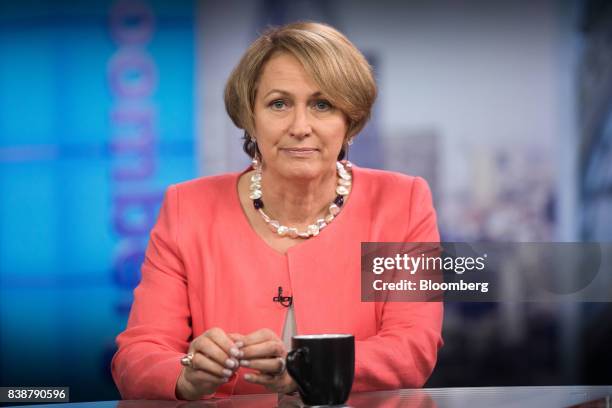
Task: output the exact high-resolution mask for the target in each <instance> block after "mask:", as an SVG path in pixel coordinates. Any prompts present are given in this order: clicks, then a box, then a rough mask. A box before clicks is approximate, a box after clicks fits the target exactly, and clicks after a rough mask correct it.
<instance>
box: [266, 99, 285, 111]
mask: <svg viewBox="0 0 612 408" xmlns="http://www.w3.org/2000/svg"><path fill="white" fill-rule="evenodd" d="M285 106H286V104H285V101H283V100H282V99H277V100H275V101H272V102H271V103H270V107H272V108H273V109H276V110H281V109H284V108H285Z"/></svg>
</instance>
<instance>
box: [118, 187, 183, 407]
mask: <svg viewBox="0 0 612 408" xmlns="http://www.w3.org/2000/svg"><path fill="white" fill-rule="evenodd" d="M177 218H178V191H177V188H176V186H171V187H170V188H168V190H167V191H166V194H165V197H164V201H163V203H162V207H161V210H160V214H159V217H158V219H157V223H156V224H155V226H154V227H153V230H152V231H151V235H150V240H149V244H148V246H147V250H146V253H145V260H144V262H143V265H142V278H141V281H140V284H139V285H138V286H137V287H136V289H135V290H134V302H133V304H132V309H131V311H130V316H129V319H128V324H127V328H126V330H125V331H124V332H123V333H121V334H120V335H119V336H118V337H117V339H116V343H117V346H118V350H117V352H116V354H115V356H114V357H113V360H112V363H111V366H112V375H113V379H114V381H115V384H116V385H117V388H118V389H119V392H120V393H121V396H122V397H123V398H124V399H160V400H161V399H164V400H175V399H176V396H175V387H176V382H177V381H178V378H179V376H180V374H181V370H182V366H181V365H180V357H181V356H182V355H183V354H184V353H185V352H186V350H187V348H188V345H189V340H190V338H191V336H192V331H191V327H190V308H189V301H188V296H187V278H186V274H185V269H184V266H183V263H182V261H181V256H180V252H179V249H178V245H177V236H178V219H177Z"/></svg>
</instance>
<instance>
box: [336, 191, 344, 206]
mask: <svg viewBox="0 0 612 408" xmlns="http://www.w3.org/2000/svg"><path fill="white" fill-rule="evenodd" d="M334 204H336V205H337V206H338V207H342V204H344V197H342V196H341V195H340V194H338V195H337V196H336V198H334Z"/></svg>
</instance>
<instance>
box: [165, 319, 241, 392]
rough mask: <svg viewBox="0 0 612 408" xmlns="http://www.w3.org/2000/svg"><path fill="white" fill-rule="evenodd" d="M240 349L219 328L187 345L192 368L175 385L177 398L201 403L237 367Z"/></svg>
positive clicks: (186, 370)
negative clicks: (204, 396)
mask: <svg viewBox="0 0 612 408" xmlns="http://www.w3.org/2000/svg"><path fill="white" fill-rule="evenodd" d="M232 336H234V335H232ZM241 346H242V344H241V342H240V341H233V340H232V338H231V337H230V335H228V334H226V333H225V332H224V331H223V330H222V329H219V328H213V329H210V330H208V331H206V332H205V333H204V334H202V335H200V336H198V337H196V338H195V339H194V340H193V341H192V342H191V344H190V345H189V353H193V359H192V360H191V367H185V368H184V369H183V371H182V372H181V376H180V377H179V379H178V381H177V383H176V390H175V393H176V396H177V398H178V399H185V400H196V399H200V398H201V397H202V396H203V395H208V394H212V393H214V392H215V391H216V389H217V387H219V386H220V385H221V384H225V383H226V382H228V381H229V378H230V377H231V376H232V375H234V373H235V372H236V370H238V368H239V367H240V366H239V364H238V360H237V357H238V356H239V355H240V347H241Z"/></svg>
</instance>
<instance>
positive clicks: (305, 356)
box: [286, 347, 312, 394]
mask: <svg viewBox="0 0 612 408" xmlns="http://www.w3.org/2000/svg"><path fill="white" fill-rule="evenodd" d="M286 363H287V364H286V366H287V371H288V372H289V375H290V376H291V378H293V379H294V380H295V382H296V383H297V385H298V387H299V388H300V389H301V390H302V392H303V393H305V394H309V393H310V391H311V389H312V386H311V385H310V382H308V381H307V380H306V379H304V378H302V377H301V375H300V372H301V371H303V368H304V366H305V365H308V364H310V353H309V352H308V348H306V347H300V348H297V349H295V350H291V351H290V352H289V353H287V361H286Z"/></svg>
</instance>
